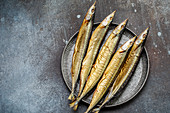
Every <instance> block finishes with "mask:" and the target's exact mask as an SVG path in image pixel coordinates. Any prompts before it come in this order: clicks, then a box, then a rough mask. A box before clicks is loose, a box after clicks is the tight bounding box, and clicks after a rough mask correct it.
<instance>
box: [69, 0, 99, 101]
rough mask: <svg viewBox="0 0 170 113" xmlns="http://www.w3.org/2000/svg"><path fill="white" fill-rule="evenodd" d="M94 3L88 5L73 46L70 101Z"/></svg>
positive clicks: (90, 26)
mask: <svg viewBox="0 0 170 113" xmlns="http://www.w3.org/2000/svg"><path fill="white" fill-rule="evenodd" d="M95 4H96V2H95V3H94V4H93V5H92V6H91V7H90V9H89V10H88V12H87V14H86V16H85V18H84V20H83V23H82V25H81V27H80V30H79V33H78V36H77V40H76V44H75V48H74V53H73V58H72V68H71V75H72V90H71V94H70V96H69V97H68V99H69V100H72V101H73V100H74V90H75V86H76V82H77V79H78V76H79V73H80V68H81V63H82V60H83V57H84V54H85V51H86V48H87V43H88V38H89V36H90V34H91V31H92V25H93V17H94V16H93V15H94V12H95Z"/></svg>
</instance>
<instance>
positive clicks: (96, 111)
mask: <svg viewBox="0 0 170 113" xmlns="http://www.w3.org/2000/svg"><path fill="white" fill-rule="evenodd" d="M99 111H100V108H95V109H93V110H92V112H93V113H99Z"/></svg>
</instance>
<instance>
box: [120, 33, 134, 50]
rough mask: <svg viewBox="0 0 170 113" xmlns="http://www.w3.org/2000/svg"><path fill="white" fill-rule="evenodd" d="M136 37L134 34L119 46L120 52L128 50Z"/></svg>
mask: <svg viewBox="0 0 170 113" xmlns="http://www.w3.org/2000/svg"><path fill="white" fill-rule="evenodd" d="M135 39H136V36H134V37H133V38H131V39H129V40H128V41H126V42H125V43H124V44H123V45H122V46H121V47H120V52H126V51H128V50H129V49H130V48H131V47H132V45H133V44H134V41H135Z"/></svg>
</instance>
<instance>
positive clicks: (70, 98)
mask: <svg viewBox="0 0 170 113" xmlns="http://www.w3.org/2000/svg"><path fill="white" fill-rule="evenodd" d="M68 99H69V100H71V101H74V100H75V97H74V94H73V93H71V94H70V96H69V97H68Z"/></svg>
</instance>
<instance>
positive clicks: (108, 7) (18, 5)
mask: <svg viewBox="0 0 170 113" xmlns="http://www.w3.org/2000/svg"><path fill="white" fill-rule="evenodd" d="M93 2H94V1H93V0H0V113H40V112H41V113H82V112H84V111H85V110H86V109H87V107H88V106H87V105H86V104H84V103H81V105H80V107H79V109H78V111H76V112H74V111H73V110H72V109H70V108H69V105H68V104H69V101H68V100H67V97H68V96H69V93H70V92H69V90H68V89H67V87H66V85H65V83H64V80H63V78H62V74H61V68H60V61H61V54H62V51H63V48H64V46H65V44H66V43H67V41H68V40H69V38H70V37H71V36H72V35H73V34H74V33H75V32H76V31H77V30H79V28H80V25H81V22H82V20H83V17H84V16H85V13H86V11H87V9H88V8H89V7H90V6H91V5H92V3H93ZM114 10H117V13H116V16H115V18H114V22H116V23H120V22H122V21H123V20H124V19H126V18H129V23H128V25H127V27H129V28H130V29H131V30H133V31H134V32H135V33H136V34H139V33H140V32H142V31H143V30H144V29H145V28H146V27H148V26H151V29H150V34H149V37H148V39H147V42H146V48H147V50H148V53H149V57H150V65H151V67H150V74H149V78H148V80H147V83H146V84H145V87H144V88H143V89H142V91H141V92H140V93H139V94H138V95H137V96H136V97H135V98H134V99H132V100H131V101H129V102H128V103H126V104H123V105H121V106H117V107H113V108H109V109H103V110H102V111H101V113H112V112H114V113H169V112H170V82H169V81H170V69H169V67H170V60H169V59H170V37H169V36H170V32H169V29H170V20H169V19H170V1H169V0H137V1H136V0H97V9H96V16H95V22H99V21H102V20H103V18H104V17H105V16H107V15H108V14H109V13H111V12H112V11H114Z"/></svg>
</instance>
